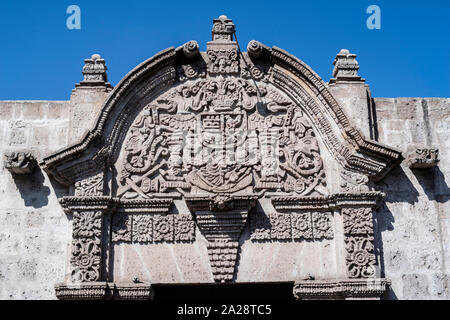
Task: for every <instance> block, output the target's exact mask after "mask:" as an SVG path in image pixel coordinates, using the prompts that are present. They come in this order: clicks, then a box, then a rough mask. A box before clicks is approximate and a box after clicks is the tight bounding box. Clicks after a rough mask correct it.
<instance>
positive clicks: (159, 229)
mask: <svg viewBox="0 0 450 320" xmlns="http://www.w3.org/2000/svg"><path fill="white" fill-rule="evenodd" d="M153 228H154V229H153V237H154V240H155V242H172V241H173V240H174V228H173V215H167V216H160V215H157V216H155V217H154V218H153Z"/></svg>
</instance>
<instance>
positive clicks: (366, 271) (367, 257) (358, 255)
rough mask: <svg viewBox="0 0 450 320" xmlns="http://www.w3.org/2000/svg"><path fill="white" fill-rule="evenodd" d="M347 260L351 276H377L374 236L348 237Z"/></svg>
mask: <svg viewBox="0 0 450 320" xmlns="http://www.w3.org/2000/svg"><path fill="white" fill-rule="evenodd" d="M345 249H346V251H347V256H346V262H347V268H348V274H349V277H350V278H372V277H374V276H375V264H376V258H375V254H374V246H373V237H372V236H369V237H346V238H345Z"/></svg>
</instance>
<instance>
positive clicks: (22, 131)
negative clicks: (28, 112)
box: [9, 121, 30, 146]
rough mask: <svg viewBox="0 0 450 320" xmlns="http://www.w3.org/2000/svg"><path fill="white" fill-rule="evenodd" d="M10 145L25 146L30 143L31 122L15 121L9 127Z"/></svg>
mask: <svg viewBox="0 0 450 320" xmlns="http://www.w3.org/2000/svg"><path fill="white" fill-rule="evenodd" d="M9 130H10V133H9V145H11V146H25V145H27V143H28V136H29V131H30V128H29V124H27V123H25V122H23V121H15V122H12V123H11V124H10V127H9Z"/></svg>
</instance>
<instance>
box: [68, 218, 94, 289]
mask: <svg viewBox="0 0 450 320" xmlns="http://www.w3.org/2000/svg"><path fill="white" fill-rule="evenodd" d="M101 234H102V212H100V211H79V212H78V211H75V212H74V213H73V240H72V257H71V259H70V263H71V267H72V273H71V279H72V281H73V282H93V281H99V280H100V264H101Z"/></svg>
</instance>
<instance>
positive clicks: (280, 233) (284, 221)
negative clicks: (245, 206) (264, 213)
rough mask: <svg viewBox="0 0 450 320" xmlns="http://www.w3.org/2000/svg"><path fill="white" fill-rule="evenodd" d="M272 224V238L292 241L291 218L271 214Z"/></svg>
mask: <svg viewBox="0 0 450 320" xmlns="http://www.w3.org/2000/svg"><path fill="white" fill-rule="evenodd" d="M270 224H271V226H272V229H271V236H272V238H273V239H276V240H290V239H291V237H292V233H291V216H290V215H289V214H284V213H272V214H270Z"/></svg>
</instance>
